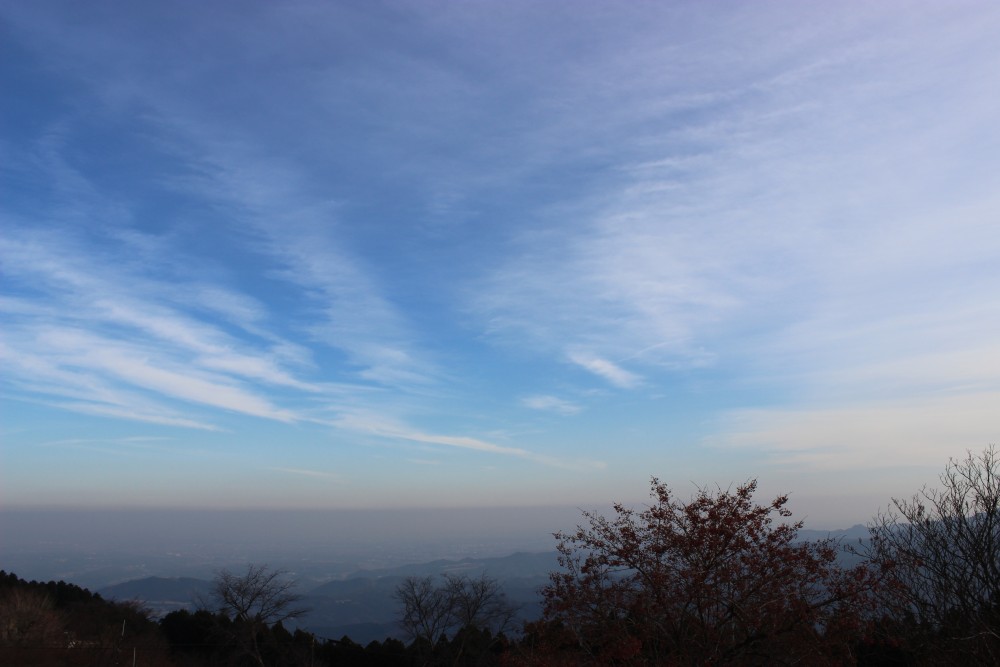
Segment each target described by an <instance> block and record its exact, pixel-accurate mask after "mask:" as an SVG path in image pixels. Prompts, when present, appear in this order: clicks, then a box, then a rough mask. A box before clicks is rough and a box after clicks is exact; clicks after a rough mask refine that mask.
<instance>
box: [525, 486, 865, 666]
mask: <svg viewBox="0 0 1000 667" xmlns="http://www.w3.org/2000/svg"><path fill="white" fill-rule="evenodd" d="M756 487H757V484H756V481H750V482H748V483H746V484H744V485H742V486H740V487H738V488H737V489H736V491H735V492H730V491H721V490H720V491H718V492H709V491H707V490H704V489H702V490H700V491H698V493H697V494H696V495H695V497H694V498H693V499H691V500H690V501H689V502H681V501H678V500H677V499H676V498H675V497H674V495H673V494H672V492H671V491H670V489H669V488H667V487H666V486H665V485H664V484H662V483H660V482H659V480H657V479H656V478H653V479H652V481H651V494H650V495H651V497H652V499H653V503H652V505H650V506H649V507H647V508H646V509H644V510H642V511H636V510H634V509H630V508H628V507H625V506H624V505H621V504H616V505H615V506H614V516H613V517H612V518H606V517H604V516H601V515H599V514H595V513H590V512H584V517H585V518H586V519H587V525H586V526H578V527H577V529H576V531H575V532H571V533H557V534H556V538H557V539H558V540H559V545H558V549H559V553H560V564H561V565H562V567H563V571H561V572H556V573H553V574H552V575H551V583H550V584H549V585H548V586H547V587H546V588H545V589H544V591H543V593H544V596H545V617H544V620H543V621H542V622H541V623H540V624H537V625H535V626H533V627H531V628H530V631H531V632H532V633H533V636H534V637H535V639H536V640H537V644H536V646H535V649H537V650H538V651H540V652H542V653H544V652H546V651H548V652H550V653H555V654H559V653H562V654H563V655H565V654H566V653H567V652H569V653H572V654H573V655H574V657H573V658H572V660H570V661H568V662H572V663H575V664H595V665H596V664H623V665H644V664H745V663H754V664H780V663H784V662H791V661H798V662H801V663H804V664H805V663H808V664H824V663H834V664H836V663H840V662H842V661H844V660H845V659H847V657H848V655H847V654H848V653H849V652H850V645H851V640H852V639H853V637H854V634H853V632H854V631H855V629H856V628H857V627H858V626H859V624H860V619H861V611H862V606H863V605H864V604H866V602H867V600H868V595H867V593H868V591H869V589H870V586H871V584H872V578H871V576H870V574H869V572H868V570H867V569H866V568H864V567H863V566H862V567H860V568H858V569H855V570H851V571H843V570H841V569H840V568H839V567H838V565H837V563H836V557H837V552H838V545H837V544H836V543H835V542H833V541H832V540H825V541H820V542H800V541H797V534H798V530H799V529H800V528H801V522H800V523H777V524H776V523H775V522H774V517H775V516H776V517H779V518H785V517H788V516H790V512H789V511H788V510H787V509H786V507H785V505H786V504H787V502H788V498H787V496H780V497H778V498H776V499H775V500H774V501H772V502H771V503H770V504H768V505H763V506H761V505H756V504H754V502H753V499H752V498H753V494H754V492H755V490H756ZM535 657H536V658H538V657H539V656H538V655H536V656H535ZM554 664H559V660H558V655H556V656H555V659H554Z"/></svg>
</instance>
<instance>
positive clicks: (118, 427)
mask: <svg viewBox="0 0 1000 667" xmlns="http://www.w3.org/2000/svg"><path fill="white" fill-rule="evenodd" d="M997 34H1000V5H998V4H996V3H993V2H987V1H972V2H970V1H962V0H959V1H956V2H947V3H944V2H895V1H886V2H877V3H872V2H842V3H820V2H791V1H788V2H752V3H743V2H716V3H694V2H677V1H668V2H660V3H646V2H634V3H620V2H610V1H609V2H597V1H594V0H583V1H572V2H570V1H566V2H558V1H555V0H553V1H546V2H535V1H531V2H529V1H518V0H514V1H511V2H494V1H484V2H447V1H439V0H427V1H421V2H401V1H400V2H388V1H387V2H320V1H318V0H293V1H290V2H281V3H275V2H264V1H256V2H253V1H251V2H213V3H203V2H185V1H181V2H170V3H158V2H89V3H82V4H81V3H78V2H58V1H51V2H30V3H29V2H15V1H9V2H7V1H3V2H0V77H2V79H0V90H2V91H3V95H2V97H3V101H2V103H0V122H2V126H0V128H2V129H0V226H2V234H0V261H2V274H0V312H2V326H0V368H2V373H0V401H2V404H0V464H2V465H0V507H5V508H8V509H10V508H39V507H42V508H44V507H51V508H57V507H58V508H67V507H69V508H137V507H138V508H142V507H148V508H154V507H156V508H199V507H206V508H274V509H288V508H318V509H322V508H328V509H334V508H335V509H351V508H355V509H362V508H416V507H491V506H498V507H532V506H547V505H579V506H602V505H610V503H611V502H613V501H624V502H638V501H642V500H643V499H644V498H646V497H647V494H648V491H649V483H650V478H651V477H652V476H656V477H658V478H659V479H661V480H663V481H664V482H666V483H668V484H670V485H671V486H672V487H674V488H675V489H677V490H678V492H679V493H680V494H681V495H685V494H689V493H691V492H693V491H694V490H695V489H696V488H697V487H700V486H710V487H713V488H715V487H716V485H717V486H719V487H721V488H727V487H728V486H729V485H731V484H733V483H740V482H743V481H745V480H748V479H751V478H757V479H759V480H760V489H761V494H762V495H764V496H766V495H775V494H778V493H790V494H791V502H790V505H791V506H792V509H793V510H796V511H797V512H799V513H800V514H801V516H803V517H805V518H806V520H807V523H808V524H811V525H814V526H819V527H829V528H834V527H845V526H847V525H851V524H853V523H857V522H863V521H865V520H866V519H868V518H870V517H871V516H872V515H873V514H874V513H875V512H876V511H877V510H878V509H879V507H881V506H885V505H886V504H887V503H888V502H889V499H890V497H893V496H904V495H909V494H911V493H913V492H915V491H917V490H918V489H919V488H920V487H921V486H922V485H923V484H925V483H933V482H934V480H935V478H936V475H937V474H938V473H939V472H940V471H941V470H942V469H943V467H944V465H945V463H946V462H947V461H948V459H949V457H961V456H963V455H964V453H965V452H966V451H967V450H980V449H982V448H984V447H986V446H987V445H989V444H990V443H998V442H1000V335H998V332H1000V261H998V260H1000V123H998V119H1000V46H998V45H997V40H996V35H997ZM763 499H764V498H762V500H763ZM557 528H558V527H557Z"/></svg>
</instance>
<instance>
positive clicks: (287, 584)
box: [212, 563, 307, 667]
mask: <svg viewBox="0 0 1000 667" xmlns="http://www.w3.org/2000/svg"><path fill="white" fill-rule="evenodd" d="M286 575H287V573H286V572H285V571H283V570H274V569H271V568H269V567H268V566H267V565H254V564H253V563H251V564H249V565H247V569H246V572H245V573H244V574H233V573H232V572H230V571H229V570H220V571H219V573H218V574H216V575H215V580H214V581H213V583H212V597H213V599H214V601H215V603H216V608H217V611H219V612H220V613H223V614H225V615H227V616H229V617H230V618H232V619H233V621H235V627H236V629H237V632H238V633H239V639H240V642H241V644H242V646H243V648H244V650H246V652H247V653H248V654H249V655H250V656H251V657H252V658H253V659H254V661H255V662H257V664H259V665H260V666H261V667H264V658H263V656H262V655H261V652H260V646H259V644H258V641H257V635H258V634H259V633H260V632H261V631H263V630H265V629H267V628H268V627H270V626H272V625H274V624H275V623H278V622H279V621H287V620H289V619H292V618H297V617H299V616H301V615H303V614H304V613H306V611H307V610H306V609H305V608H303V607H301V606H299V602H300V601H301V600H302V596H301V595H299V594H298V593H296V592H295V591H294V587H295V582H294V581H293V580H291V579H288V578H287V576H286Z"/></svg>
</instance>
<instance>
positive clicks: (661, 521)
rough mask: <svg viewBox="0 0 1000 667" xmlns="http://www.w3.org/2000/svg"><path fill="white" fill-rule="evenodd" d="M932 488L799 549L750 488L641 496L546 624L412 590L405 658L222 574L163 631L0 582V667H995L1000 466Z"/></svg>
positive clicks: (468, 593)
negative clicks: (207, 600)
mask: <svg viewBox="0 0 1000 667" xmlns="http://www.w3.org/2000/svg"><path fill="white" fill-rule="evenodd" d="M940 481H941V485H940V487H939V488H925V489H923V490H922V491H921V492H920V493H918V494H917V495H916V496H914V497H913V498H912V499H907V500H894V501H893V505H892V507H891V508H890V510H888V511H887V512H885V513H883V514H880V515H879V516H877V517H876V518H875V519H874V520H873V521H872V523H871V524H870V526H869V531H870V539H869V540H868V541H866V542H864V543H860V544H858V545H853V546H851V548H852V549H853V551H854V552H855V554H857V555H859V556H861V559H860V562H859V563H858V564H857V565H855V566H853V567H850V568H845V567H842V566H841V565H839V561H838V558H837V556H838V552H839V551H840V550H841V549H842V548H843V546H844V545H840V544H838V543H836V542H834V541H832V540H820V541H815V542H804V541H799V540H798V539H797V535H798V531H799V529H800V528H801V524H799V523H788V522H787V521H785V519H787V517H788V516H789V515H790V512H789V511H788V509H787V507H786V505H787V502H788V498H787V497H785V496H781V497H778V498H776V499H774V500H772V501H771V502H769V503H766V504H763V505H761V504H757V503H756V502H755V501H754V498H753V496H754V493H755V491H756V483H755V482H753V481H751V482H748V483H747V484H744V485H742V486H740V487H738V488H736V489H735V490H721V489H720V490H716V491H710V490H702V491H700V492H699V493H697V494H696V495H695V497H694V498H692V499H690V500H688V501H682V500H679V499H678V498H676V497H675V496H674V495H673V493H672V491H671V490H670V489H669V488H668V487H666V486H665V485H663V484H662V483H660V482H659V481H658V480H656V479H653V481H652V484H651V497H652V503H651V504H650V505H649V506H648V507H647V508H646V509H644V510H642V511H636V510H634V509H631V508H628V507H625V506H622V505H615V506H614V512H613V514H612V515H610V516H608V517H606V516H603V515H598V514H585V515H584V518H585V520H586V521H585V524H584V525H581V526H579V527H578V528H577V529H576V530H575V531H572V532H568V533H557V534H556V537H557V539H558V541H559V542H558V550H559V553H560V564H561V566H562V569H561V570H559V571H557V572H554V573H552V575H551V582H550V584H549V585H548V586H546V587H545V588H544V589H543V590H542V591H541V594H542V595H543V597H544V600H545V606H544V615H543V617H542V618H541V619H540V620H538V621H535V622H532V623H529V624H527V625H526V626H525V627H524V628H519V629H516V632H515V631H514V630H515V629H513V628H511V620H512V619H513V618H514V612H515V610H514V609H513V607H511V606H510V605H509V604H508V603H507V600H506V598H505V596H504V594H503V591H502V590H501V589H500V588H499V586H498V585H497V582H496V581H494V580H491V579H489V578H487V577H482V578H480V579H469V578H465V577H456V576H450V577H444V578H443V579H439V580H435V579H432V578H429V577H428V578H411V579H408V580H406V581H405V582H404V583H403V584H402V585H401V586H400V587H399V589H398V590H397V596H396V597H397V600H398V602H399V604H400V627H401V628H402V629H403V631H404V632H405V633H406V635H407V639H408V641H407V642H403V641H400V640H398V639H391V638H390V639H386V640H385V641H384V642H372V643H370V644H368V645H367V646H360V645H358V644H355V643H354V642H352V641H351V640H350V639H348V638H346V637H345V638H343V639H340V640H330V639H323V638H318V637H316V636H314V635H312V634H311V633H308V632H303V631H302V630H295V631H294V632H289V631H288V630H286V629H285V625H284V624H285V622H286V621H290V620H291V619H294V618H296V617H298V616H300V615H301V614H302V613H304V609H302V608H301V606H300V602H301V600H300V598H299V597H298V596H297V595H296V594H295V592H294V590H293V582H291V581H289V580H287V579H286V578H284V577H283V573H281V572H280V571H276V570H271V569H268V568H266V567H263V566H256V565H251V566H249V567H248V568H247V570H246V571H245V572H240V573H231V572H228V571H223V572H220V573H219V575H218V576H217V577H216V580H215V584H214V589H213V599H214V602H215V606H214V607H212V608H210V609H203V610H200V611H196V612H188V611H177V612H173V613H170V614H168V615H166V616H165V617H163V618H162V619H160V620H159V621H155V620H153V619H152V618H150V615H149V614H148V613H147V612H146V611H145V610H144V609H143V608H142V607H141V606H139V605H136V604H133V603H121V602H112V601H107V600H103V599H102V598H101V597H100V596H99V595H94V594H92V593H90V592H88V591H86V590H84V589H82V588H79V587H77V586H73V585H71V584H66V583H63V582H58V583H55V582H48V583H38V582H26V581H23V580H21V579H19V578H18V577H16V576H15V575H13V574H8V573H4V572H0V664H5V665H24V666H25V667H31V666H38V667H43V666H49V665H52V666H54V665H129V664H134V665H145V666H149V667H158V666H163V667H214V666H219V667H222V666H243V665H254V666H257V667H269V666H274V667H285V666H287V667H305V666H307V665H308V666H310V667H312V666H320V665H456V666H457V665H554V666H557V665H567V666H569V665H623V666H632V665H635V666H640V665H704V664H711V665H781V664H793V663H794V664H809V665H870V666H874V665H953V664H954V665H996V664H1000V460H998V455H997V452H996V450H995V449H994V448H992V447H991V448H988V449H986V450H985V451H983V452H982V453H980V454H978V455H973V454H970V455H969V456H968V457H967V458H966V459H964V460H962V461H951V462H949V463H948V465H947V467H946V468H945V471H944V473H943V474H942V475H941V478H940Z"/></svg>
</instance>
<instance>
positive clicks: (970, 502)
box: [860, 446, 1000, 665]
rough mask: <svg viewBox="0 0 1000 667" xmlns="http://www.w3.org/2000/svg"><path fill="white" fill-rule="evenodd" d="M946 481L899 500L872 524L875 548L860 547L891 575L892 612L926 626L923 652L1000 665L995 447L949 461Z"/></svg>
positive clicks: (999, 468)
mask: <svg viewBox="0 0 1000 667" xmlns="http://www.w3.org/2000/svg"><path fill="white" fill-rule="evenodd" d="M940 482H941V487H940V488H927V487H925V488H924V489H922V490H921V491H920V493H918V494H916V495H915V496H913V497H912V498H910V499H903V500H898V499H893V502H892V507H891V508H890V509H889V510H888V511H887V512H885V513H883V514H880V515H879V516H878V517H876V518H875V520H874V521H873V522H872V524H871V525H870V526H869V531H870V534H871V542H870V546H868V547H867V548H863V549H861V550H860V551H861V552H862V553H863V555H865V556H867V557H868V558H869V559H870V560H871V561H872V562H873V563H875V564H877V565H878V567H879V569H880V571H881V573H882V575H883V577H884V579H885V582H886V587H885V595H884V600H883V602H884V605H885V611H886V613H887V614H889V615H890V616H892V617H894V618H897V619H907V618H909V619H912V620H913V621H915V623H913V624H912V625H913V626H914V627H921V628H926V630H927V631H926V632H925V633H923V635H922V636H921V637H917V638H915V639H914V641H915V644H916V646H915V648H916V649H917V650H928V649H927V648H926V646H924V645H927V644H933V645H934V646H935V647H936V649H935V650H945V651H946V652H950V653H953V654H954V655H952V656H951V658H954V659H955V660H958V661H959V662H960V663H961V664H989V665H996V664H1000V635H998V632H1000V457H998V453H997V450H996V447H993V446H991V447H988V448H987V449H986V450H984V451H983V452H982V453H980V454H978V455H974V454H972V453H969V454H968V456H967V457H966V458H965V459H963V460H961V461H956V460H951V461H949V463H948V465H947V467H946V468H945V471H944V472H943V473H942V474H941V477H940ZM922 647H923V648H922ZM951 658H949V659H951ZM956 664H958V663H956Z"/></svg>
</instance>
